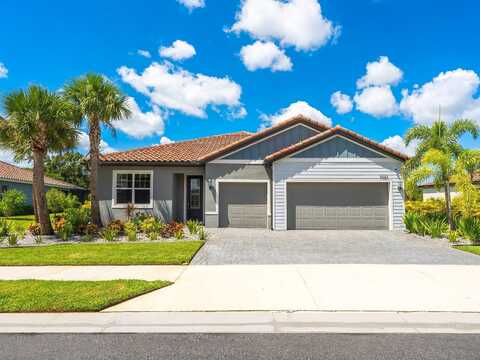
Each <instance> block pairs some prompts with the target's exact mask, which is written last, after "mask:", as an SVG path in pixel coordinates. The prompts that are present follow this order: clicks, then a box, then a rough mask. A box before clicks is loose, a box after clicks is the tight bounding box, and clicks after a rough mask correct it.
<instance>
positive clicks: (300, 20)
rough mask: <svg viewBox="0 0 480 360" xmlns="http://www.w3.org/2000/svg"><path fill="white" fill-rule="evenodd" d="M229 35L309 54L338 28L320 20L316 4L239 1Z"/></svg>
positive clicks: (311, 1)
mask: <svg viewBox="0 0 480 360" xmlns="http://www.w3.org/2000/svg"><path fill="white" fill-rule="evenodd" d="M230 31H233V32H235V33H237V34H239V33H242V32H245V33H248V34H249V35H250V36H251V37H252V38H254V39H258V40H264V41H266V40H275V41H279V42H280V44H281V45H282V46H284V47H287V46H293V47H295V49H297V50H304V51H309V50H315V49H318V48H320V47H322V46H323V45H325V44H326V43H327V42H328V41H329V40H331V39H334V38H336V37H337V36H338V34H339V32H340V27H336V26H334V25H333V24H332V22H331V21H330V20H328V19H327V18H325V17H324V16H323V14H322V9H321V7H320V4H319V3H318V1H317V0H289V1H283V0H282V1H280V0H243V1H242V3H241V6H240V9H239V10H238V12H237V14H236V22H235V23H234V24H233V26H232V27H231V28H230Z"/></svg>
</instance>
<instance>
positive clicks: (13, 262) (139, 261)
mask: <svg viewBox="0 0 480 360" xmlns="http://www.w3.org/2000/svg"><path fill="white" fill-rule="evenodd" d="M202 246H203V241H177V242H162V243H132V244H128V243H127V244H125V243H121V244H119V243H112V244H62V245H47V246H38V247H24V248H3V249H0V266H33V265H184V264H188V263H189V262H190V260H192V258H193V256H194V255H195V254H196V253H197V251H198V250H199V249H200V248H201V247H202Z"/></svg>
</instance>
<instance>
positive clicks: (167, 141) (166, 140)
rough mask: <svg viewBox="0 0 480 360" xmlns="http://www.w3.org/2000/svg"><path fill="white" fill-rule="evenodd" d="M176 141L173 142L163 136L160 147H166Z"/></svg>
mask: <svg viewBox="0 0 480 360" xmlns="http://www.w3.org/2000/svg"><path fill="white" fill-rule="evenodd" d="M174 142H175V141H173V140H171V139H170V138H168V137H166V136H162V137H161V138H160V145H165V144H172V143H174Z"/></svg>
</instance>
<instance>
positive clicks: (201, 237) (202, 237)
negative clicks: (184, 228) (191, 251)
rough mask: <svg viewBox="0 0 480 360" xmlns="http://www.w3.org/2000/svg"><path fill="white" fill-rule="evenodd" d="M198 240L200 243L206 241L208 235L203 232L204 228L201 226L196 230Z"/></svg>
mask: <svg viewBox="0 0 480 360" xmlns="http://www.w3.org/2000/svg"><path fill="white" fill-rule="evenodd" d="M197 235H198V240H202V241H206V240H207V239H208V236H209V235H208V233H207V231H206V230H205V227H203V226H200V228H199V229H198V234H197Z"/></svg>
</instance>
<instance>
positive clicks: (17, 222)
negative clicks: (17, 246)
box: [2, 215, 35, 230]
mask: <svg viewBox="0 0 480 360" xmlns="http://www.w3.org/2000/svg"><path fill="white" fill-rule="evenodd" d="M2 219H5V220H7V221H9V222H10V223H11V224H12V225H13V227H14V228H15V229H22V230H27V229H28V226H29V225H30V224H33V223H34V222H35V216H34V215H17V216H10V217H2Z"/></svg>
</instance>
